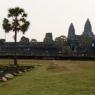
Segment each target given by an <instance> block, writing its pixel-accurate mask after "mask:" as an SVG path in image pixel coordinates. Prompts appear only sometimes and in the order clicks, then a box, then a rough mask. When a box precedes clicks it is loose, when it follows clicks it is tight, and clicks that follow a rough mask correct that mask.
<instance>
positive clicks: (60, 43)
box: [0, 19, 95, 57]
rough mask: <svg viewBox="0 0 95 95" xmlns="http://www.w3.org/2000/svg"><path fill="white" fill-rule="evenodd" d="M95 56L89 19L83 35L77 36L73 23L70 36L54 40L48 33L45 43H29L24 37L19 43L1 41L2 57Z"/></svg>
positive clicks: (69, 32) (94, 41)
mask: <svg viewBox="0 0 95 95" xmlns="http://www.w3.org/2000/svg"><path fill="white" fill-rule="evenodd" d="M15 51H16V55H17V56H27V57H28V56H32V57H38V56H44V57H47V56H49V57H59V56H82V57H84V56H90V57H91V56H92V57H93V56H95V35H94V34H93V31H92V26H91V23H90V21H89V19H87V21H86V23H85V26H84V30H83V33H82V34H81V35H76V34H75V28H74V25H73V23H71V24H70V27H69V29H68V36H67V37H65V36H60V37H57V38H56V39H55V40H53V37H52V33H46V36H45V38H44V40H43V42H37V41H36V39H32V40H31V41H29V39H28V38H26V37H22V38H21V40H20V41H19V42H17V43H16V45H15V43H14V42H6V41H5V39H0V56H13V55H14V54H15Z"/></svg>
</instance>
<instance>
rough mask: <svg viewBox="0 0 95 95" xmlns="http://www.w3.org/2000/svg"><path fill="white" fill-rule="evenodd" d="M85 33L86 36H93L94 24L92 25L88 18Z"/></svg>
mask: <svg viewBox="0 0 95 95" xmlns="http://www.w3.org/2000/svg"><path fill="white" fill-rule="evenodd" d="M83 35H84V36H89V37H92V36H93V32H92V26H91V23H90V20H89V19H87V21H86V23H85V26H84V32H83Z"/></svg>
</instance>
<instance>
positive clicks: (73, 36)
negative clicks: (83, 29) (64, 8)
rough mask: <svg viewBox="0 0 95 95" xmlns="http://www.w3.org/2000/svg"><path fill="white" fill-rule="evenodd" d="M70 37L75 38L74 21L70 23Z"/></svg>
mask: <svg viewBox="0 0 95 95" xmlns="http://www.w3.org/2000/svg"><path fill="white" fill-rule="evenodd" d="M68 38H69V39H73V38H75V28H74V25H73V23H71V24H70V27H69V30H68Z"/></svg>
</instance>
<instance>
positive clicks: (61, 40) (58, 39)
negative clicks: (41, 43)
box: [55, 36, 67, 48]
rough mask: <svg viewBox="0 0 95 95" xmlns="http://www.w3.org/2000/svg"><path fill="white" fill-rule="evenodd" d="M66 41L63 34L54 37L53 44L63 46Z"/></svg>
mask: <svg viewBox="0 0 95 95" xmlns="http://www.w3.org/2000/svg"><path fill="white" fill-rule="evenodd" d="M66 42H67V38H66V37H65V36H60V37H56V38H55V45H56V46H57V47H61V48H62V47H63V46H64V45H65V44H66Z"/></svg>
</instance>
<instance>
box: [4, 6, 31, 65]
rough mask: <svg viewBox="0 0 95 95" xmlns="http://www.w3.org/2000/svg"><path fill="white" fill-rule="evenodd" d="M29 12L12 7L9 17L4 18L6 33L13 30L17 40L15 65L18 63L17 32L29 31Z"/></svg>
mask: <svg viewBox="0 0 95 95" xmlns="http://www.w3.org/2000/svg"><path fill="white" fill-rule="evenodd" d="M26 17H27V14H26V13H25V11H24V10H23V9H22V8H19V7H16V8H10V9H9V10H8V16H7V18H8V19H7V18H4V20H3V24H2V25H3V29H4V30H5V32H6V33H9V32H10V31H13V32H14V33H15V35H14V41H15V54H14V65H18V64H17V56H16V43H17V32H19V31H21V32H23V34H24V33H25V32H26V31H27V29H28V27H29V24H30V23H29V21H27V20H26Z"/></svg>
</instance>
